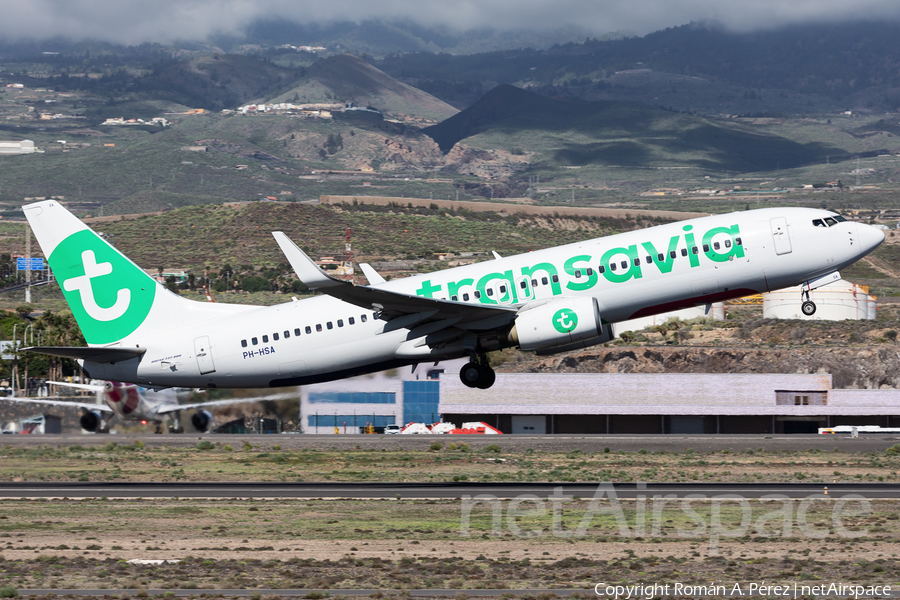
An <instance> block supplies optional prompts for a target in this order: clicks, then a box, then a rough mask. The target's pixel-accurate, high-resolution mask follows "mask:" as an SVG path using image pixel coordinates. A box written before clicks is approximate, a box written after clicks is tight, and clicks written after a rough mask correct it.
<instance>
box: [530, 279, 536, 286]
mask: <svg viewBox="0 0 900 600" xmlns="http://www.w3.org/2000/svg"><path fill="white" fill-rule="evenodd" d="M531 287H533V288H536V287H537V279H532V280H531Z"/></svg>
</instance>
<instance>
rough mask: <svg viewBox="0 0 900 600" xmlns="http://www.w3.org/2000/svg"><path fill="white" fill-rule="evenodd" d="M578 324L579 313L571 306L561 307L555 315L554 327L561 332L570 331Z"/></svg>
mask: <svg viewBox="0 0 900 600" xmlns="http://www.w3.org/2000/svg"><path fill="white" fill-rule="evenodd" d="M577 326H578V315H576V314H575V311H574V310H572V309H571V308H561V309H559V310H558V311H556V314H554V315H553V328H554V329H556V330H557V331H558V332H560V333H569V332H570V331H572V330H573V329H575V327H577Z"/></svg>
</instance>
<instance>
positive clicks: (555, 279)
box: [551, 275, 559, 283]
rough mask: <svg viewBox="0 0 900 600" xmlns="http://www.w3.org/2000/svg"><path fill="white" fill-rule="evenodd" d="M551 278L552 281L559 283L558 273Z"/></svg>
mask: <svg viewBox="0 0 900 600" xmlns="http://www.w3.org/2000/svg"><path fill="white" fill-rule="evenodd" d="M551 279H553V283H559V275H554V276H553V277H552V278H551Z"/></svg>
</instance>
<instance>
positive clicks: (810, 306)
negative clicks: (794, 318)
mask: <svg viewBox="0 0 900 600" xmlns="http://www.w3.org/2000/svg"><path fill="white" fill-rule="evenodd" d="M800 298H806V299H805V300H804V301H803V304H801V305H800V310H801V311H803V314H804V315H806V316H807V317H811V316H812V315H814V314H816V303H815V302H813V301H812V300H810V299H809V290H804V291H803V292H801V293H800Z"/></svg>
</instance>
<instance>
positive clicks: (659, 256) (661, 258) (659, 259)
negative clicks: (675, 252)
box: [656, 252, 675, 262]
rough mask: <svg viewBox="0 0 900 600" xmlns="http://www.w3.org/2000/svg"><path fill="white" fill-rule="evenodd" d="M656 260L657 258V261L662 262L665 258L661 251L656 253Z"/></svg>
mask: <svg viewBox="0 0 900 600" xmlns="http://www.w3.org/2000/svg"><path fill="white" fill-rule="evenodd" d="M672 258H675V257H674V256H673V257H672ZM656 260H658V261H659V262H663V261H664V260H666V257H665V256H664V255H663V253H662V252H660V253H659V254H657V255H656Z"/></svg>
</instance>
